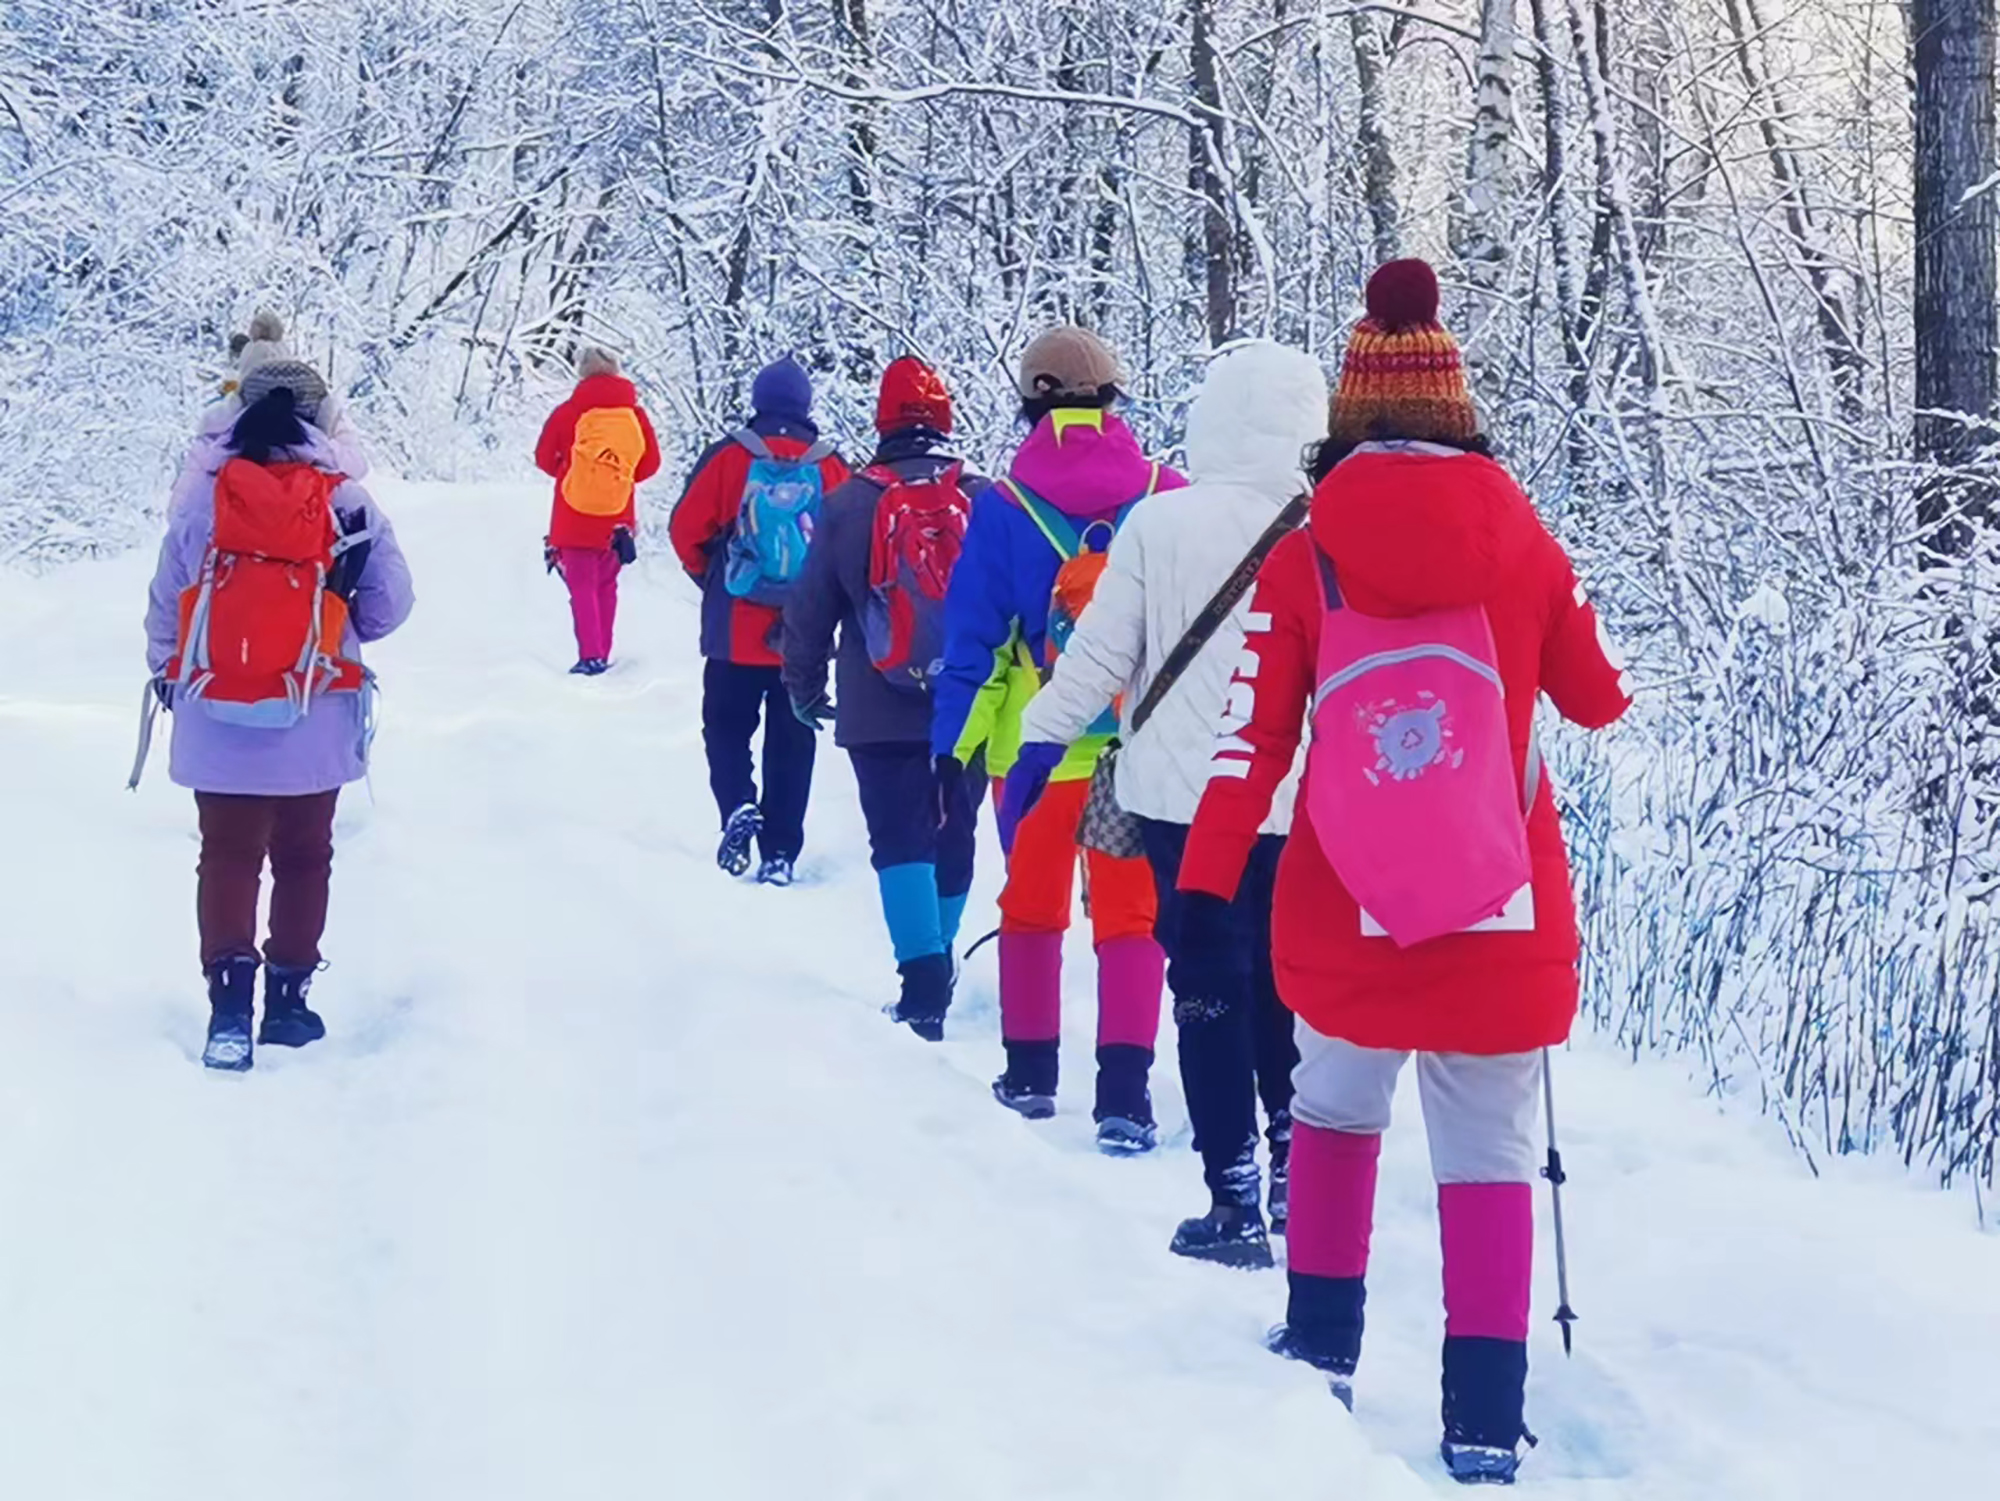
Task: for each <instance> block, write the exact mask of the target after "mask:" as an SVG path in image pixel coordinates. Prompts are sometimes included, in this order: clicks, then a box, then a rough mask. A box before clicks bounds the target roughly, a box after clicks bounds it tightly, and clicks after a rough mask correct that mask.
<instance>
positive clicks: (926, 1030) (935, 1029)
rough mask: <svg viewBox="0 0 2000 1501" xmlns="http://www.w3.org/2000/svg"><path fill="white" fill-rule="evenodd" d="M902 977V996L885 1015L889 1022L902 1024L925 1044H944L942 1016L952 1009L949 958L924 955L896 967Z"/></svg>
mask: <svg viewBox="0 0 2000 1501" xmlns="http://www.w3.org/2000/svg"><path fill="white" fill-rule="evenodd" d="M896 971H897V973H898V974H900V975H901V976H902V977H903V993H902V995H901V996H900V997H899V998H898V999H897V1000H896V1002H895V1004H894V1005H892V1006H890V1007H889V1008H888V1011H887V1013H886V1014H887V1015H888V1018H889V1020H891V1021H894V1022H901V1023H902V1024H903V1025H904V1026H906V1027H908V1028H909V1029H910V1030H911V1031H912V1032H914V1033H916V1034H917V1036H919V1037H921V1038H923V1040H924V1041H925V1042H943V1041H944V1014H945V1012H946V1011H947V1010H949V1009H950V1007H951V991H952V981H953V980H954V979H955V978H956V976H955V975H954V974H953V972H952V962H951V955H949V954H925V955H923V956H922V957H920V958H916V959H910V960H906V961H905V962H904V963H902V964H899V965H897V966H896Z"/></svg>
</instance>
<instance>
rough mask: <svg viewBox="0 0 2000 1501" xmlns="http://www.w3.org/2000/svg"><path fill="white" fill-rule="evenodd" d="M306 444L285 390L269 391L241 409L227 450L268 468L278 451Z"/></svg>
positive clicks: (302, 426)
mask: <svg viewBox="0 0 2000 1501" xmlns="http://www.w3.org/2000/svg"><path fill="white" fill-rule="evenodd" d="M310 441H311V440H310V439H309V438H308V437H307V435H306V428H305V424H304V423H303V422H301V421H300V420H299V413H298V398H297V397H296V396H294V395H293V394H292V391H291V388H290V387H289V386H276V387H273V388H272V389H271V390H269V391H267V392H265V393H264V395H262V396H260V397H259V398H258V399H257V401H256V402H255V403H254V404H253V405H251V406H247V407H245V408H244V409H243V415H242V416H240V417H238V418H237V419H236V426H235V427H234V428H232V429H231V430H230V433H229V446H230V447H231V448H232V449H234V450H235V451H236V452H237V453H238V454H241V455H242V456H243V457H244V458H246V459H248V460H249V461H250V462H251V463H253V464H268V463H270V462H271V456H272V455H273V454H275V453H277V452H278V451H279V450H280V449H284V448H303V447H305V445H306V444H307V443H308V442H310Z"/></svg>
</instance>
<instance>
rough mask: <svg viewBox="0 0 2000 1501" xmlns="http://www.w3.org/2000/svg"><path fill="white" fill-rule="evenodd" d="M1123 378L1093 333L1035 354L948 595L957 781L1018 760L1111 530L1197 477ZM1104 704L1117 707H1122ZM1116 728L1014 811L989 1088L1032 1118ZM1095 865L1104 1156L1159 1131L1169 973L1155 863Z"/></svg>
mask: <svg viewBox="0 0 2000 1501" xmlns="http://www.w3.org/2000/svg"><path fill="white" fill-rule="evenodd" d="M1120 378H1121V377H1120V373H1119V368H1118V361H1117V357H1116V356H1115V355H1114V354H1113V353H1112V352H1111V350H1110V349H1109V348H1108V347H1107V346H1106V345H1105V344H1104V342H1103V341H1102V340H1101V339H1099V338H1097V336H1096V335H1094V334H1091V333H1089V332H1086V331H1085V330H1083V329H1080V328H1067V327H1064V328H1054V329H1050V330H1049V331H1048V332H1046V333H1044V334H1042V335H1041V336H1040V337H1039V338H1037V339H1036V340H1035V341H1034V342H1033V343H1032V344H1030V345H1029V346H1028V349H1027V352H1026V353H1025V354H1024V355H1023V356H1022V360H1021V371H1020V391H1021V415H1022V417H1023V419H1024V420H1026V421H1027V422H1028V423H1029V424H1030V428H1031V430H1030V432H1029V435H1028V438H1027V440H1026V441H1025V442H1024V443H1023V444H1022V445H1021V448H1020V451H1019V452H1018V453H1017V454H1016V455H1015V457H1014V463H1013V466H1012V469H1011V471H1010V472H1009V474H1008V477H1007V478H1006V479H1004V480H1001V481H999V482H998V483H996V484H995V485H994V486H993V488H992V489H990V490H988V491H987V492H986V493H985V494H983V495H981V496H980V497H979V498H978V500H976V501H975V502H974V503H973V507H972V524H971V527H970V529H969V530H968V532H967V534H966V539H965V555H964V557H963V558H962V559H961V560H960V563H959V568H958V571H957V573H956V574H954V575H953V577H952V583H951V590H950V594H949V596H948V597H947V599H946V602H945V655H944V670H943V673H942V674H941V676H940V677H939V679H938V681H937V684H936V697H937V706H936V714H935V716H934V718H933V720H932V728H931V750H932V753H933V754H934V755H935V756H936V758H937V768H938V776H939V780H940V781H941V783H942V784H943V785H944V786H946V787H950V786H951V785H952V783H953V782H954V781H955V780H956V779H958V778H960V777H962V776H964V775H966V774H967V768H969V767H971V766H974V765H976V764H979V763H978V759H977V758H980V757H983V758H984V765H985V768H986V770H987V771H988V772H989V773H990V774H992V775H994V776H1005V775H1006V774H1007V773H1008V771H1009V770H1010V769H1011V768H1012V767H1013V766H1014V764H1015V761H1016V758H1017V756H1018V755H1019V754H1020V747H1021V714H1022V712H1023V710H1025V709H1026V707H1027V705H1028V701H1029V700H1030V699H1031V698H1032V697H1033V696H1034V694H1035V693H1036V691H1037V690H1038V689H1039V688H1040V685H1041V680H1042V675H1043V674H1044V673H1045V672H1046V671H1047V670H1049V669H1050V668H1052V667H1053V666H1054V665H1055V660H1056V657H1057V655H1058V654H1059V653H1060V652H1061V650H1062V647H1063V643H1064V641H1065V640H1066V639H1067V638H1068V635H1069V633H1070V631H1071V630H1072V629H1074V627H1075V623H1076V619H1077V617H1078V615H1079V614H1080V613H1081V612H1082V611H1083V609H1084V608H1085V606H1086V605H1087V604H1088V602H1089V598H1090V592H1091V588H1092V586H1093V584H1094V581H1095V579H1096V578H1097V577H1098V575H1099V574H1101V573H1102V571H1103V567H1104V551H1105V549H1106V548H1107V547H1109V546H1110V543H1111V539H1112V537H1113V536H1114V535H1115V534H1116V533H1117V531H1118V528H1119V526H1120V525H1121V524H1122V523H1123V521H1124V520H1125V518H1126V516H1127V515H1128V514H1130V513H1131V511H1132V510H1133V509H1134V507H1135V506H1137V505H1139V504H1141V503H1143V502H1144V501H1145V499H1146V497H1148V496H1150V495H1152V494H1154V493H1155V492H1157V491H1160V490H1165V489H1172V488H1176V487H1178V486H1179V485H1181V484H1183V483H1184V481H1183V480H1182V479H1181V477H1180V476H1179V475H1178V474H1175V473H1173V472H1172V471H1171V470H1168V469H1165V468H1163V467H1162V466H1160V465H1159V464H1156V463H1154V462H1152V461H1151V460H1150V459H1148V458H1147V457H1146V456H1145V454H1143V453H1142V452H1141V451H1140V449H1139V444H1138V442H1137V440H1136V439H1134V438H1133V436H1132V431H1131V429H1130V428H1128V427H1127V426H1126V425H1125V423H1124V422H1123V421H1122V420H1121V419H1120V418H1118V417H1117V416H1115V415H1114V414H1113V413H1112V411H1111V410H1110V409H1111V407H1112V405H1113V404H1114V403H1115V402H1116V401H1117V400H1118V399H1119V396H1120V394H1121V393H1120V390H1119V382H1120ZM1099 707H1100V709H1102V710H1104V711H1105V712H1106V714H1107V715H1108V712H1109V708H1110V706H1109V704H1108V703H1107V704H1103V705H1100V706H1099ZM1112 728H1113V726H1112V725H1111V724H1109V723H1108V722H1103V723H1096V724H1093V725H1092V726H1091V731H1090V733H1089V734H1087V735H1085V736H1084V737H1083V738H1081V739H1079V740H1078V741H1077V742H1076V743H1075V745H1074V746H1070V747H1037V749H1036V755H1037V759H1038V764H1037V766H1036V767H1035V769H1036V770H1038V771H1039V772H1041V773H1042V774H1044V775H1046V776H1047V777H1048V778H1049V779H1050V785H1049V788H1048V791H1047V792H1046V793H1045V794H1044V795H1043V796H1042V797H1041V799H1040V800H1039V802H1038V803H1037V804H1036V806H1035V808H1034V810H1033V811H1032V812H1028V813H1026V814H1025V816H1022V817H1020V818H1019V819H1018V826H1016V821H1015V819H1014V818H1013V817H1012V816H1010V812H1009V810H1007V809H1005V808H1003V810H1002V816H1001V822H1000V832H1001V842H1002V843H1003V845H1005V846H1006V847H1007V849H1008V851H1009V853H1008V861H1007V885H1006V888H1005V890H1004V891H1003V892H1002V894H1001V897H1000V1030H1001V1036H1002V1040H1003V1041H1004V1043H1005V1045H1006V1051H1007V1066H1006V1070H1005V1072H1003V1073H1002V1074H1001V1076H1000V1077H999V1079H997V1080H996V1081H995V1082H994V1085H993V1094H994V1098H995V1099H997V1100H999V1101H1000V1103H1001V1104H1003V1105H1005V1106H1006V1107H1007V1108H1008V1109H1010V1110H1015V1111H1018V1112H1020V1113H1021V1114H1022V1115H1024V1116H1027V1117H1028V1118H1029V1119H1034V1120H1039V1119H1044V1118H1046V1117H1048V1116H1051V1115H1053V1114H1054V1113H1055V1097H1056V1076H1057V1059H1058V1052H1059V1043H1060V1038H1061V1033H1062V968H1063V934H1064V933H1065V932H1066V931H1067V930H1068V928H1069V922H1070V909H1071V903H1072V899H1073V897H1074V894H1075V888H1076V869H1077V863H1078V858H1079V850H1080V847H1079V845H1078V843H1077V827H1078V823H1079V820H1080V819H1081V817H1082V814H1083V805H1084V794H1085V792H1086V791H1087V789H1088V787H1089V784H1090V777H1091V773H1092V771H1093V769H1094V768H1095V767H1096V765H1097V759H1098V756H1099V755H1100V753H1101V752H1102V751H1103V749H1104V747H1105V745H1106V744H1107V743H1108V742H1109V740H1110V731H1111V729H1112ZM1082 859H1083V864H1084V868H1085V871H1086V879H1087V880H1088V882H1089V891H1090V903H1089V906H1090V919H1091V926H1092V929H1093V936H1094V937H1095V940H1096V948H1097V1015H1098V1028H1097V1043H1098V1046H1097V1102H1096V1108H1095V1110H1094V1111H1093V1116H1094V1118H1095V1120H1096V1121H1097V1128H1098V1142H1099V1145H1100V1146H1102V1147H1103V1148H1104V1150H1106V1151H1107V1152H1114V1153H1124V1152H1145V1151H1150V1150H1151V1149H1152V1147H1153V1145H1154V1143H1155V1140H1156V1137H1157V1128H1156V1126H1155V1124H1154V1120H1153V1102H1152V1096H1151V1094H1150V1092H1149V1090H1148V1087H1147V1086H1148V1079H1149V1076H1150V1074H1151V1072H1152V1066H1153V1046H1154V1043H1155V1042H1156V1041H1157V1039H1158V1033H1159V1026H1160V992H1161V988H1162V985H1163V983H1164V978H1163V977H1164V970H1165V967H1166V960H1165V956H1164V955H1163V954H1162V952H1161V950H1160V946H1159V944H1158V943H1157V942H1156V941H1155V940H1154V937H1153V922H1154V917H1155V915H1156V901H1155V897H1154V891H1153V873H1152V869H1151V867H1149V866H1148V865H1147V863H1146V861H1145V860H1144V859H1143V858H1125V859H1118V858H1113V857H1111V856H1108V855H1105V854H1101V853H1099V852H1098V851H1096V850H1090V851H1084V852H1082Z"/></svg>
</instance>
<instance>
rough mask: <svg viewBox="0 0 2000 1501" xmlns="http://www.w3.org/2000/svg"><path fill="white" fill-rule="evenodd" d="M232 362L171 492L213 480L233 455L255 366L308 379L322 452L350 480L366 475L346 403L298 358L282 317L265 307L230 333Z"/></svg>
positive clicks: (364, 452)
mask: <svg viewBox="0 0 2000 1501" xmlns="http://www.w3.org/2000/svg"><path fill="white" fill-rule="evenodd" d="M229 354H230V360H231V362H232V370H231V375H230V378H229V379H227V380H225V381H224V382H223V383H222V390H221V394H220V395H219V397H218V398H217V399H216V400H214V401H211V402H210V403H209V404H208V405H207V406H206V407H205V408H203V409H202V414H201V424H200V426H199V427H198V428H197V429H196V432H195V439H194V443H193V445H192V446H191V447H190V448H189V449H188V454H187V457H186V458H185V459H184V460H183V461H182V463H181V472H180V475H179V477H178V478H177V479H176V480H175V481H174V489H173V493H174V494H175V495H182V494H185V493H187V492H188V491H189V490H190V489H192V488H193V487H194V486H196V485H199V484H201V483H203V482H204V481H206V480H209V479H213V478H214V476H215V474H216V472H217V471H218V470H220V469H221V468H222V466H223V465H224V464H226V463H227V462H228V461H229V459H230V458H231V457H232V456H233V450H232V449H231V448H230V446H229V434H230V432H231V430H232V429H234V428H235V426H236V419H237V418H238V417H240V416H242V415H243V405H244V403H243V383H244V381H245V380H246V379H247V378H248V377H249V375H250V373H251V372H252V371H254V370H255V369H257V368H258V367H259V366H260V365H272V364H275V365H280V366H283V367H284V368H286V369H287V370H290V371H292V372H293V374H294V376H295V377H296V378H297V379H300V380H303V381H306V382H307V386H306V387H305V389H307V390H309V391H310V390H315V389H316V390H318V391H319V392H320V393H321V394H320V396H319V399H318V401H317V403H316V404H315V406H314V408H313V414H314V421H313V423H312V428H313V431H314V432H316V433H318V434H319V438H320V441H321V443H322V444H323V445H324V446H325V452H326V453H327V455H328V456H329V458H330V459H331V460H332V462H333V463H334V464H335V465H336V466H337V467H338V468H339V470H340V472H341V473H342V474H344V475H346V476H347V477H348V478H349V479H354V480H360V479H366V478H367V477H368V471H369V468H370V465H369V461H368V447H367V445H366V444H365V443H364V442H363V441H362V439H361V434H360V433H359V432H357V431H356V430H355V427H354V423H353V421H352V420H351V419H350V418H349V416H348V414H347V404H346V403H345V402H343V401H342V400H341V399H340V396H339V395H338V393H336V392H334V391H332V390H329V389H328V388H327V384H326V382H325V380H323V379H322V378H321V377H320V374H319V372H318V371H317V370H314V369H313V368H312V366H311V365H309V364H307V363H305V362H304V361H302V360H301V359H300V358H299V356H298V352H297V351H296V350H295V349H293V347H292V343H291V340H290V339H289V338H288V337H287V336H286V333H285V321H284V319H282V318H280V317H279V316H278V315H277V314H276V313H274V312H271V311H270V310H269V309H262V310H260V311H259V312H258V313H257V315H256V316H255V317H253V318H252V319H251V320H250V328H249V331H248V332H247V333H239V334H232V335H230V338H229Z"/></svg>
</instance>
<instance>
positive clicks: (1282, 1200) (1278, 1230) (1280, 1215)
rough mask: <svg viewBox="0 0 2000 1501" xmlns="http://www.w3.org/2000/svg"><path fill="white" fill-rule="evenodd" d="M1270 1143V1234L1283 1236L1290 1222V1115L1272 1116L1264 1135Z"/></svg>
mask: <svg viewBox="0 0 2000 1501" xmlns="http://www.w3.org/2000/svg"><path fill="white" fill-rule="evenodd" d="M1265 1135H1266V1136H1267V1137H1268V1138H1269V1140H1270V1143H1271V1197H1270V1201H1269V1202H1270V1216H1271V1233H1272V1234H1273V1235H1283V1234H1284V1233H1285V1227H1286V1226H1287V1225H1288V1224H1289V1223H1290V1222H1291V1192H1292V1118H1291V1116H1290V1114H1283V1115H1279V1116H1274V1117H1273V1118H1272V1120H1271V1128H1270V1130H1269V1131H1267V1132H1266V1133H1265Z"/></svg>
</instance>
